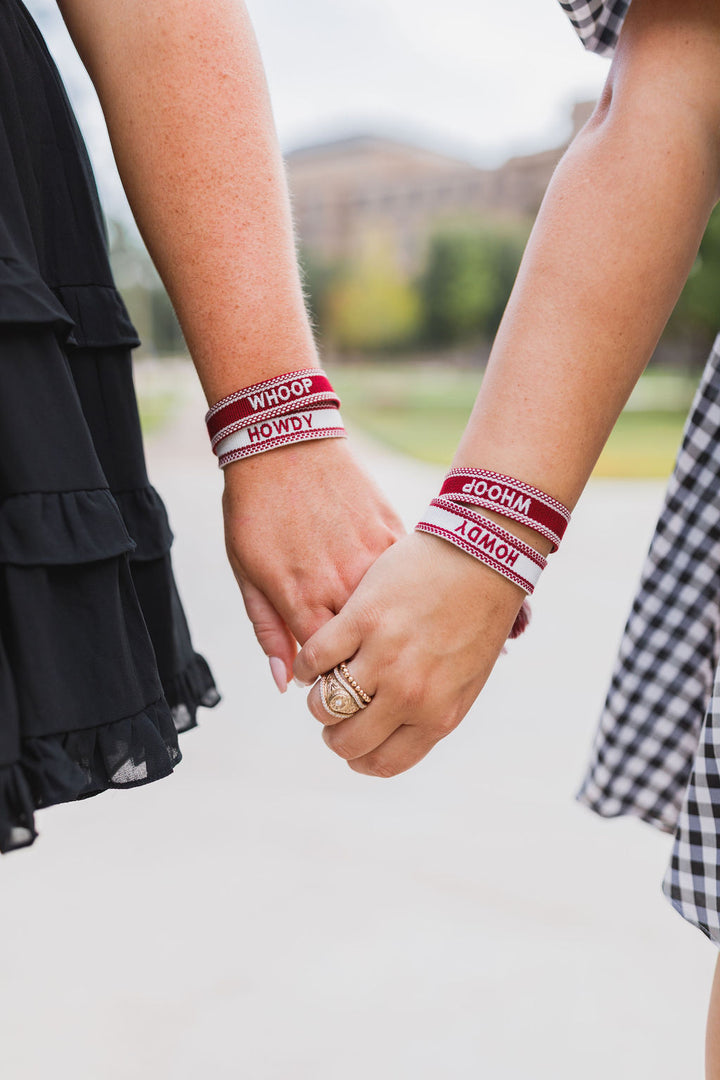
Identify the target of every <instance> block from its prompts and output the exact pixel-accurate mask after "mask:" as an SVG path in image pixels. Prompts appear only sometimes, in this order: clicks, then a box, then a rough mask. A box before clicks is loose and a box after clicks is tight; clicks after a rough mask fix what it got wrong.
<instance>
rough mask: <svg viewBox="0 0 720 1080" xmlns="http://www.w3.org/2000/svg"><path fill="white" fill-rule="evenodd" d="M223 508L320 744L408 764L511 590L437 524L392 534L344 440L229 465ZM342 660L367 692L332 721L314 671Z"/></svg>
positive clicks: (442, 715) (233, 558) (468, 695)
mask: <svg viewBox="0 0 720 1080" xmlns="http://www.w3.org/2000/svg"><path fill="white" fill-rule="evenodd" d="M273 459H274V460H273ZM223 510H224V517H225V532H226V546H227V551H228V557H229V559H230V563H231V566H232V568H233V570H234V573H235V576H236V578H237V581H238V584H239V585H240V589H241V591H242V595H243V599H244V602H245V607H246V610H247V612H248V615H249V616H250V619H251V620H252V623H253V626H254V629H255V633H256V636H257V638H258V641H259V642H260V644H261V646H262V648H263V650H264V651H265V653H266V654H267V655H268V656H274V657H278V658H279V659H280V660H282V662H283V665H284V666H285V669H286V672H287V675H288V678H290V676H291V675H292V673H293V671H294V675H295V678H296V680H297V681H299V682H301V683H304V684H306V685H310V684H314V685H313V686H312V689H311V691H310V693H309V696H308V706H309V708H310V711H311V713H312V714H313V716H315V717H316V719H317V720H319V721H320V723H321V724H322V725H323V731H322V734H323V738H324V740H325V742H326V744H327V745H328V746H329V747H330V749H331V750H333V751H334V752H335V753H336V754H338V755H339V756H340V757H341V758H343V759H345V760H346V761H347V762H348V764H349V765H350V767H351V768H352V769H354V770H355V771H356V772H360V773H366V774H370V775H374V776H394V775H396V774H397V773H400V772H403V771H404V770H406V769H409V768H411V767H412V766H413V765H414V764H416V763H417V762H418V761H419V760H420V759H421V758H422V757H424V756H425V754H427V753H428V751H429V750H430V749H431V748H432V747H433V746H434V745H435V743H437V742H438V741H439V740H440V739H441V738H443V737H444V736H445V735H447V734H448V733H449V732H450V731H452V730H453V729H454V728H455V727H456V726H457V725H458V724H459V723H460V721H461V720H462V718H463V717H464V716H465V714H466V713H467V711H468V709H469V708H470V706H471V705H472V703H473V701H474V700H475V698H476V697H477V695H478V694H479V692H480V690H481V689H482V687H483V685H484V684H485V681H486V679H487V677H488V675H489V673H490V671H491V670H492V667H493V665H494V663H495V661H496V659H497V657H498V655H499V653H500V652H501V651H502V648H503V645H504V643H505V641H506V640H507V637H508V634H509V632H510V630H511V628H512V625H513V622H514V620H515V617H516V615H517V612H518V610H519V608H520V605H521V603H522V600H523V594H522V592H521V590H520V589H519V588H518V587H517V586H516V585H513V584H512V583H511V582H509V581H507V580H505V579H504V578H502V577H500V576H499V575H498V574H495V573H494V572H493V571H492V570H490V569H488V568H487V567H485V566H483V565H481V564H479V563H477V562H476V561H475V560H473V559H471V558H470V557H469V556H466V555H464V553H463V552H459V551H458V550H457V549H455V548H453V547H451V546H450V545H448V544H446V543H445V542H444V541H442V540H439V539H437V538H436V537H434V536H429V535H427V534H421V533H412V534H411V535H409V536H403V531H404V530H403V528H402V525H401V524H400V522H399V520H398V518H397V516H396V515H395V513H394V512H393V510H392V509H391V508H390V507H389V506H388V505H387V503H386V502H385V500H384V499H383V497H382V496H381V494H380V493H379V492H378V490H377V488H376V487H375V485H374V484H373V483H372V482H371V481H370V480H369V479H368V477H367V476H366V475H365V473H364V472H363V471H362V470H361V469H360V468H359V466H358V465H357V463H356V462H355V460H354V458H353V456H352V454H351V451H350V450H349V447H348V446H347V444H346V443H345V441H344V440H332V441H330V440H328V441H327V442H325V443H322V442H316V443H307V444H305V445H298V446H296V447H286V448H284V449H283V450H282V451H275V452H273V453H272V454H264V455H258V456H256V457H253V458H250V459H248V460H247V461H242V462H238V463H236V464H235V465H231V466H230V467H229V468H228V469H227V470H226V487H225V494H224V497H223ZM297 643H299V644H300V645H301V646H302V648H301V650H300V652H299V654H297V655H296V653H297ZM342 661H346V662H347V663H348V664H349V665H350V666H351V668H352V674H353V676H354V678H355V679H356V680H357V682H358V683H359V684H360V685H361V686H362V687H363V688H364V689H365V690H366V691H367V692H368V693H369V694H371V695H372V696H373V700H372V703H371V704H370V705H369V706H368V707H367V708H366V709H364V710H362V711H360V712H358V713H356V714H355V715H354V716H351V717H348V718H346V719H337V718H336V717H334V716H331V715H330V714H329V713H328V712H327V711H326V710H325V708H324V707H323V705H322V702H321V699H320V688H319V683H318V682H317V680H318V679H319V678H320V676H321V675H323V674H324V673H325V672H327V671H329V670H331V669H332V668H333V667H334V666H336V665H337V664H339V663H341V662H342Z"/></svg>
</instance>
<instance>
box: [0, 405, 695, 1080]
mask: <svg viewBox="0 0 720 1080" xmlns="http://www.w3.org/2000/svg"><path fill="white" fill-rule="evenodd" d="M188 394H189V396H188V400H187V402H186V407H185V408H184V409H183V411H182V414H181V416H180V417H179V418H178V422H177V424H176V425H175V426H174V428H173V430H172V431H170V432H168V433H166V434H165V435H164V436H163V437H161V438H159V439H157V440H155V441H154V442H153V443H152V444H151V446H150V447H149V455H150V466H151V474H152V479H153V482H154V483H155V484H156V486H157V487H158V488H159V490H160V491H161V493H162V494H163V496H164V497H165V499H166V502H167V504H168V508H169V512H170V517H171V521H172V523H173V527H174V530H175V532H176V535H177V541H176V546H175V563H176V571H177V575H178V579H179V584H180V588H181V592H182V595H183V599H184V602H185V605H186V609H187V611H188V615H189V618H190V621H191V625H192V628H193V633H194V637H195V642H196V645H197V647H198V648H199V649H200V650H201V651H203V652H204V653H205V654H206V655H207V656H208V658H209V659H210V661H211V663H212V666H213V668H214V671H215V673H216V676H217V679H218V682H219V684H220V687H221V690H222V691H223V693H224V703H223V705H221V706H220V708H219V709H217V710H215V711H214V712H206V713H202V714H201V727H200V729H199V730H197V731H194V732H191V733H189V734H188V735H187V736H186V737H185V740H184V751H185V760H184V763H183V764H182V765H181V766H180V768H179V769H178V771H177V772H176V774H175V776H174V777H172V778H171V779H169V780H167V781H164V782H161V783H159V784H156V785H152V786H150V787H148V788H144V789H140V790H136V791H132V792H127V793H109V794H107V795H104V796H102V797H101V798H99V799H97V800H93V801H91V802H89V803H85V804H79V805H72V806H65V807H57V808H54V809H52V810H49V811H46V812H42V813H41V814H40V815H39V825H40V829H41V832H42V836H41V838H40V840H39V842H38V843H37V845H36V846H35V848H33V849H31V850H29V851H25V852H19V853H17V854H14V855H12V856H11V857H9V858H7V859H5V860H3V861H2V866H1V867H0V872H1V873H2V887H1V888H0V917H1V918H2V925H3V926H4V935H3V940H2V951H1V953H0V1076H1V1077H2V1080H41V1078H42V1077H45V1076H48V1077H52V1078H53V1080H130V1078H132V1080H135V1078H137V1080H197V1078H198V1077H207V1078H209V1080H367V1078H369V1077H373V1078H376V1080H478V1078H483V1080H485V1078H487V1080H580V1078H582V1080H607V1078H608V1077H619V1078H621V1080H701V1078H702V1075H703V1068H702V1056H703V1055H702V1042H703V1029H704V1014H705V1007H706V998H707V993H708V989H709V983H710V979H711V975H712V969H713V965H714V961H715V949H714V947H713V946H712V945H711V944H710V943H709V942H708V941H706V940H705V939H704V938H703V937H702V935H701V934H700V933H699V931H697V930H695V929H694V928H692V927H690V926H688V925H687V924H686V923H684V922H683V920H682V919H681V918H680V917H679V916H678V915H677V914H676V913H675V912H674V911H673V910H672V909H671V907H670V905H669V904H668V902H667V901H666V900H665V898H664V897H663V896H662V894H661V892H660V882H661V879H662V876H663V873H664V868H665V863H666V861H667V858H668V854H669V850H670V838H669V837H667V836H662V835H660V834H658V833H655V832H654V831H653V830H652V829H651V828H650V827H649V826H647V825H644V824H642V823H640V822H637V821H631V820H616V821H611V822H604V821H600V820H597V819H595V818H594V817H593V815H591V814H590V813H589V812H588V811H587V810H585V809H584V808H582V807H580V806H579V805H578V804H576V803H575V802H574V801H573V792H574V790H575V788H576V786H577V784H578V783H579V780H580V777H581V775H582V771H583V768H584V763H585V759H586V756H587V753H588V749H589V744H590V740H591V737H592V734H593V730H594V725H595V719H596V716H597V713H598V711H599V709H600V706H601V704H602V699H603V696H604V690H605V685H606V681H607V677H608V673H609V670H610V667H611V664H612V661H613V656H614V651H615V648H616V644H617V639H618V636H619V634H620V631H621V629H622V625H623V623H624V619H625V616H626V613H627V608H628V605H629V602H630V599H631V592H632V587H633V583H634V581H635V579H636V577H637V573H638V570H639V566H640V563H641V561H642V558H643V555H644V551H645V549H646V546H647V542H648V539H649V536H650V532H651V529H652V526H653V523H654V517H655V514H656V512H657V508H658V506H659V503H660V500H661V497H662V488H661V486H660V485H657V484H654V483H653V484H641V483H632V484H630V483H624V484H623V483H620V484H615V483H599V482H598V483H594V484H592V485H591V486H590V488H589V490H588V492H587V493H586V496H585V498H584V501H583V502H582V503H581V506H580V508H579V510H578V512H577V514H576V516H575V520H574V522H573V525H572V527H571V530H570V532H569V533H568V537H567V540H566V543H565V546H564V549H563V553H562V554H561V555H560V556H558V560H557V563H554V564H552V565H551V567H550V569H549V571H548V573H547V574H546V576H545V578H544V580H543V582H542V583H541V586H540V588H539V589H538V592H537V595H536V602H535V604H534V608H535V619H534V622H533V625H532V628H531V631H530V632H529V633H528V634H527V636H526V637H525V638H524V639H521V640H520V641H518V642H517V643H515V644H514V645H512V646H511V648H510V650H509V653H508V655H507V656H506V657H504V658H503V659H502V660H501V661H500V663H499V664H498V666H497V669H496V671H495V673H494V674H493V677H492V679H491V681H490V683H489V685H488V687H487V688H486V690H485V692H484V694H483V695H482V697H481V699H480V700H479V701H478V703H477V704H476V705H475V707H474V708H473V710H472V712H471V714H470V715H469V716H468V717H467V718H466V720H465V721H464V723H463V724H462V726H461V728H460V729H459V730H458V731H457V732H455V733H454V734H453V735H452V736H451V737H450V738H448V739H447V740H445V741H444V742H443V743H442V744H441V745H440V746H439V747H437V748H436V750H435V751H434V752H433V754H432V755H430V757H429V758H428V759H427V760H426V761H425V762H423V763H422V764H421V765H420V766H419V767H417V768H416V769H415V770H413V771H412V772H410V773H408V774H406V775H404V776H401V777H399V778H396V779H394V780H391V781H376V780H372V779H368V778H363V777H359V776H356V775H355V774H354V773H352V772H351V771H350V770H349V769H347V768H346V767H345V766H344V765H343V764H342V762H340V761H339V760H338V759H336V758H335V757H333V755H331V754H330V753H329V752H328V750H327V749H326V748H325V746H324V744H323V743H322V741H321V739H320V736H319V731H318V725H317V723H316V721H314V720H313V719H312V718H311V717H310V716H309V715H308V714H307V713H306V712H305V710H304V704H303V697H304V695H303V693H302V692H301V691H299V690H296V689H291V690H290V691H289V692H288V694H287V695H286V696H285V697H283V698H281V697H280V696H279V695H278V694H277V691H276V690H275V688H274V685H273V683H272V681H271V678H270V673H269V670H268V669H267V663H266V661H265V659H264V657H262V655H261V654H260V652H259V650H258V649H257V647H256V645H255V644H254V641H253V639H252V636H251V633H250V631H249V629H248V626H247V624H246V620H245V617H244V614H243V611H242V604H241V601H240V597H239V594H238V592H237V589H236V586H235V584H234V581H233V579H232V575H231V573H230V571H229V569H228V567H227V565H226V561H225V556H224V551H223V543H222V532H221V519H220V509H219V499H218V495H219V491H220V478H219V475H218V472H217V469H216V468H215V465H214V461H213V460H212V458H211V456H210V454H209V453H208V450H207V445H206V436H205V433H204V430H203V425H202V412H203V403H202V398H201V396H200V394H199V392H198V391H197V390H195V389H193V390H192V391H189V392H188ZM362 445H363V453H364V457H365V459H366V460H367V463H368V465H369V467H370V468H371V469H372V471H373V472H374V473H375V475H376V476H377V478H378V480H379V482H380V484H381V485H382V486H383V487H384V488H385V489H386V490H387V492H388V494H389V496H390V497H391V498H392V499H393V501H394V502H395V503H396V505H398V506H399V507H400V509H401V511H402V513H403V515H404V517H405V519H406V521H407V523H408V525H411V524H412V523H413V522H414V520H416V519H417V516H418V514H419V512H420V511H421V510H422V509H423V507H424V506H425V504H426V502H427V499H428V498H429V496H430V495H431V494H432V493H433V491H434V490H435V489H436V488H437V484H438V480H439V477H440V475H441V470H439V469H433V468H428V467H425V466H420V465H417V464H414V463H409V462H407V461H405V460H404V459H401V458H399V457H395V456H392V455H388V454H386V453H384V452H380V451H378V450H377V449H376V448H373V447H365V446H364V444H362ZM618 520H622V522H623V530H622V534H621V535H620V531H619V530H617V531H616V530H615V529H614V527H613V526H614V524H615V523H616V522H617V521H618ZM587 566H590V567H592V568H593V572H592V574H591V575H588V574H587V569H586V568H587Z"/></svg>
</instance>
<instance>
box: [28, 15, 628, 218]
mask: <svg viewBox="0 0 720 1080" xmlns="http://www.w3.org/2000/svg"><path fill="white" fill-rule="evenodd" d="M98 2H99V3H111V2H112V0H98ZM207 2H208V3H210V2H211V0H207ZM26 3H27V6H28V7H29V8H30V10H31V12H32V13H33V15H34V16H35V18H36V19H37V20H38V22H39V23H40V26H41V29H42V30H43V32H44V34H45V36H46V39H47V41H48V44H49V45H50V48H51V50H52V52H53V54H54V55H55V59H56V60H57V62H58V64H59V66H60V69H61V72H62V74H63V77H64V78H65V82H66V85H67V86H68V90H69V92H70V96H71V98H72V100H73V103H74V105H75V108H76V111H77V113H78V117H79V119H80V123H81V126H82V128H83V131H84V134H85V137H86V139H87V142H88V146H89V149H90V153H91V156H92V158H93V163H94V166H95V169H96V173H97V176H98V183H99V186H100V190H101V195H102V197H103V200H104V202H105V204H106V208H107V210H108V211H109V212H110V213H114V214H123V215H124V214H125V213H127V210H126V209H125V206H124V199H123V196H122V190H121V186H120V182H119V180H118V178H117V174H116V173H115V170H114V166H113V161H112V153H111V151H110V147H109V144H108V140H107V135H106V133H105V130H104V123H103V120H102V113H101V111H100V107H99V105H98V103H97V99H96V98H95V96H94V93H93V90H92V86H91V85H90V82H89V79H88V78H87V76H86V75H85V72H84V69H83V68H82V65H81V64H80V61H79V59H78V58H77V55H76V53H75V51H74V49H73V47H72V43H71V42H70V39H69V37H68V35H67V33H66V32H65V29H64V26H63V24H62V20H61V18H60V16H59V14H58V11H57V8H56V5H55V3H54V0H26ZM248 6H249V8H250V11H251V14H252V16H253V19H254V21H255V26H256V30H257V34H258V38H259V41H260V46H261V50H262V52H263V56H264V58H265V63H266V67H267V72H268V79H269V82H270V91H271V94H272V99H273V107H274V110H275V117H276V121H277V125H278V131H279V134H280V138H281V141H282V144H283V146H284V147H285V148H286V149H290V148H292V147H295V146H298V145H302V144H304V143H307V142H314V141H318V140H324V139H328V138H333V137H336V136H344V135H352V134H358V133H368V132H379V133H381V134H389V135H397V136H398V137H401V138H408V139H410V140H413V141H418V142H421V143H425V144H428V145H430V146H434V147H438V148H440V149H447V150H449V151H450V152H454V153H457V154H459V155H461V156H464V157H467V158H469V159H471V160H475V161H477V162H479V163H483V164H485V163H487V164H495V163H497V162H499V161H501V160H502V159H503V158H504V157H506V156H508V154H510V153H516V152H518V151H521V152H524V151H531V150H535V149H541V148H543V147H546V146H550V145H553V144H554V143H557V142H559V141H561V139H562V138H563V137H564V136H565V135H566V134H567V117H568V110H569V107H570V105H571V104H572V102H573V101H575V100H580V99H587V98H590V97H595V96H597V94H598V93H599V91H600V88H601V86H602V83H603V80H604V78H605V74H606V72H607V67H608V62H607V61H604V60H601V59H599V58H598V57H595V56H591V55H588V54H587V53H585V52H584V50H583V49H582V47H581V45H580V43H579V41H578V40H577V38H576V36H575V33H574V31H573V29H572V27H571V26H570V23H569V21H568V19H567V17H566V16H565V14H564V13H563V12H562V10H561V9H560V6H559V4H558V3H557V0H495V2H492V0H442V2H441V3H432V2H430V0H248Z"/></svg>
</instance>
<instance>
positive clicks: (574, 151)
mask: <svg viewBox="0 0 720 1080" xmlns="http://www.w3.org/2000/svg"><path fill="white" fill-rule="evenodd" d="M660 6H662V5H660ZM691 6H692V4H691ZM640 7H641V5H640V0H638V8H640ZM704 30H705V32H707V28H704ZM628 31H629V38H628V40H627V41H626V42H625V52H624V53H621V54H620V55H619V57H618V59H617V61H616V69H615V70H614V71H613V73H612V83H613V85H612V95H610V94H608V95H606V98H605V101H604V102H603V103H602V104H601V106H600V109H599V110H598V115H597V116H596V118H595V119H594V120H593V121H592V122H591V123H590V124H589V125H588V127H587V128H586V129H585V131H584V132H582V133H581V134H580V135H579V136H578V138H577V139H576V141H575V143H574V144H573V146H572V147H571V148H570V150H569V151H568V153H567V154H566V156H565V158H564V160H563V162H562V163H561V165H560V166H559V168H558V170H557V172H556V175H555V177H554V179H553V181H552V183H551V185H550V188H549V190H548V192H547V195H546V198H545V200H544V203H543V207H542V209H541V212H540V214H539V217H538V220H537V223H536V225H535V228H534V230H533V234H532V237H531V240H530V243H529V245H528V248H527V251H526V253H525V257H524V259H523V263H522V267H521V270H520V274H519V276H518V280H517V283H516V286H515V289H514V291H513V295H512V297H511V300H510V303H509V305H508V308H507V311H506V313H505V317H504V319H503V322H502V325H501V327H500V330H499V333H498V335H497V340H496V342H495V345H494V348H493V352H492V356H491V360H490V364H489V367H488V371H487V374H486V377H485V380H484V382H483V386H482V388H481V392H480V395H479V398H478V402H477V405H476V408H475V410H474V413H473V417H472V420H471V423H470V425H469V427H468V430H467V432H466V435H465V437H464V439H463V441H462V443H461V446H460V448H459V450H458V454H457V457H456V462H455V463H456V464H476V465H482V466H484V467H488V468H494V469H497V470H499V471H502V472H506V473H510V474H511V475H515V476H518V477H521V478H523V479H525V480H527V481H529V482H531V483H534V484H536V485H537V486H539V487H541V488H543V489H544V490H547V491H550V492H552V493H553V494H554V495H555V496H556V497H557V498H559V499H561V500H562V501H563V502H564V503H566V504H568V505H571V506H572V505H574V503H575V502H576V500H577V498H578V496H579V494H580V492H581V490H582V488H583V486H584V484H585V482H586V480H587V478H588V476H589V474H590V472H591V470H592V468H593V465H594V463H595V461H596V459H597V457H598V455H599V453H600V450H601V449H602V446H603V444H604V442H605V440H606V438H607V436H608V434H609V432H610V430H611V428H612V425H613V423H614V422H615V420H616V418H617V416H618V413H619V412H620V410H621V408H622V406H623V404H624V403H625V401H626V399H627V397H628V395H629V393H630V391H631V389H632V387H633V385H634V383H635V381H636V380H637V378H638V376H639V375H640V373H641V371H642V370H643V368H644V366H645V365H646V363H647V361H648V359H649V358H650V356H651V354H652V352H653V349H654V348H655V345H656V344H657V341H658V338H659V336H660V334H661V332H662V330H663V327H664V326H665V323H666V321H667V319H668V316H669V315H670V312H671V311H672V308H673V306H674V304H675V302H676V300H677V297H678V295H679V293H680V290H681V289H682V286H683V283H684V281H685V279H686V277H687V274H688V272H689V270H690V268H691V266H692V263H693V260H694V257H695V255H696V252H697V248H698V245H699V242H700V239H701V237H702V233H703V230H704V228H705V225H706V224H707V220H708V217H709V215H710V212H711V209H712V207H713V204H714V202H715V201H716V199H717V197H718V177H719V174H720V165H719V157H720V155H719V150H718V122H719V118H720V108H719V107H718V104H717V98H718V94H717V80H716V79H708V80H707V81H706V82H705V85H704V86H702V85H701V86H700V87H698V88H696V87H695V84H694V81H693V79H694V76H692V77H691V78H690V79H689V80H688V79H686V78H685V74H684V72H683V68H682V62H681V61H682V57H678V55H677V50H676V52H675V57H674V60H673V63H669V64H668V65H667V66H666V68H663V69H662V71H661V72H659V71H658V64H657V62H656V61H657V56H656V54H654V53H653V51H652V49H651V48H650V47H649V46H647V47H646V46H645V40H646V39H645V38H642V39H640V43H639V44H638V43H637V42H636V40H635V39H634V38H633V33H634V31H633V27H632V26H628ZM638 36H639V35H637V34H636V37H638ZM710 43H711V45H713V48H716V45H714V44H713V42H712V38H710ZM668 51H670V50H669V43H668ZM702 59H703V57H702V50H701V51H700V54H699V55H698V52H697V51H696V52H695V53H694V63H695V64H696V66H699V72H698V75H699V78H700V81H701V82H702ZM708 59H709V58H708ZM679 61H680V62H679ZM699 95H702V96H701V97H699ZM611 96H612V100H610V97H611ZM608 106H609V107H608Z"/></svg>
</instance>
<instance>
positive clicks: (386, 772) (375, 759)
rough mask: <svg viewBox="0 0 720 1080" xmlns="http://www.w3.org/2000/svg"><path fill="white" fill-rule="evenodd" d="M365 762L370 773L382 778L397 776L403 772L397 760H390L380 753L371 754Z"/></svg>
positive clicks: (387, 778)
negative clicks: (376, 754)
mask: <svg viewBox="0 0 720 1080" xmlns="http://www.w3.org/2000/svg"><path fill="white" fill-rule="evenodd" d="M365 763H366V766H367V771H368V772H369V773H370V775H371V776H377V777H378V778H379V779H381V780H389V779H390V777H392V776H397V774H398V773H399V772H401V769H400V767H399V766H398V765H397V763H396V762H392V761H388V760H386V759H384V758H382V757H380V756H379V755H378V756H373V755H372V754H371V755H370V756H369V757H367V758H366V759H365Z"/></svg>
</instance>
